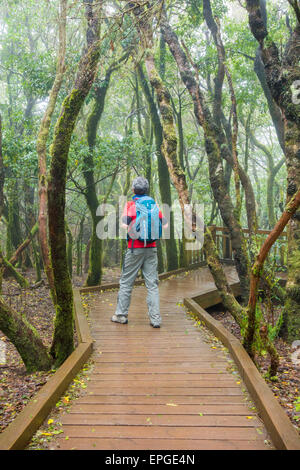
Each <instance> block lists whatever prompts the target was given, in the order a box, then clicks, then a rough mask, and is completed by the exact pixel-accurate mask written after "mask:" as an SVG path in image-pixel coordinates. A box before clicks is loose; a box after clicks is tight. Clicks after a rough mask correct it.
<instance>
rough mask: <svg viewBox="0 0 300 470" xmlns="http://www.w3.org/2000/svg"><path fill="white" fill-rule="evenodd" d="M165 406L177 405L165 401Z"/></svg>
mask: <svg viewBox="0 0 300 470" xmlns="http://www.w3.org/2000/svg"><path fill="white" fill-rule="evenodd" d="M166 405H167V406H178V405H175V403H166Z"/></svg>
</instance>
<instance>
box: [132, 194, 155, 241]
mask: <svg viewBox="0 0 300 470" xmlns="http://www.w3.org/2000/svg"><path fill="white" fill-rule="evenodd" d="M135 208H136V219H135V221H134V224H133V225H132V226H131V227H130V230H129V232H128V234H129V236H130V238H132V239H138V240H140V241H142V242H144V246H146V245H147V243H152V242H154V241H155V240H158V239H159V238H161V236H162V223H161V219H160V218H159V209H158V207H157V204H156V202H155V201H154V199H152V198H151V197H149V196H143V197H140V198H139V199H137V200H136V201H135ZM132 246H133V242H132Z"/></svg>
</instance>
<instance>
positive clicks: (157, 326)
mask: <svg viewBox="0 0 300 470" xmlns="http://www.w3.org/2000/svg"><path fill="white" fill-rule="evenodd" d="M150 325H151V326H152V328H160V325H159V324H157V325H155V324H154V323H150Z"/></svg>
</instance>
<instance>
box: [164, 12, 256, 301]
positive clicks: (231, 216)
mask: <svg viewBox="0 0 300 470" xmlns="http://www.w3.org/2000/svg"><path fill="white" fill-rule="evenodd" d="M161 29H162V32H163V35H164V37H165V40H166V42H167V44H168V46H169V48H170V51H171V53H172V55H173V57H174V59H175V61H176V63H177V65H178V69H179V72H180V75H181V78H182V81H183V83H184V84H185V86H186V87H187V89H188V91H189V93H190V95H191V98H192V100H193V103H194V113H195V117H196V119H197V122H198V124H199V125H200V126H201V127H202V128H203V131H204V139H205V148H206V154H207V157H208V164H209V176H210V184H211V188H212V191H213V194H214V198H215V199H216V201H217V202H218V206H219V209H220V213H221V216H222V219H223V222H224V224H225V226H226V227H228V229H229V232H230V236H231V242H232V248H233V253H234V259H235V264H236V268H237V272H238V275H239V279H240V282H241V288H242V294H243V297H244V298H245V299H246V298H247V296H248V292H249V269H250V266H249V259H248V253H247V247H246V241H245V238H244V236H243V232H242V229H241V226H240V224H239V221H238V219H237V217H236V215H235V211H234V206H233V203H232V200H231V198H230V195H229V193H228V188H227V185H226V181H225V177H224V168H223V159H225V160H229V161H230V162H231V163H232V166H233V165H234V161H233V157H232V155H231V152H230V149H229V148H228V145H227V142H226V137H225V135H224V131H223V129H222V128H221V127H220V126H219V125H218V119H219V116H218V113H216V110H218V109H219V108H218V106H217V103H218V101H219V99H220V98H219V96H220V93H221V89H222V82H223V79H224V76H225V71H224V69H223V63H222V60H220V63H219V70H218V76H217V80H216V90H215V103H214V113H213V114H212V113H211V111H210V109H209V107H208V105H207V103H206V100H205V98H204V95H203V93H202V91H201V89H200V86H199V84H198V83H197V80H196V78H195V75H194V73H193V71H192V70H191V67H190V64H189V62H188V58H187V55H186V53H185V52H184V50H183V49H182V47H181V45H180V44H179V41H178V38H177V36H176V34H175V33H174V31H173V30H172V28H171V27H170V25H169V24H168V21H167V19H166V16H165V15H164V14H163V15H162V22H161Z"/></svg>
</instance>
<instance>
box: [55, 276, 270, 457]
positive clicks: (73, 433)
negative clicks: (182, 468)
mask: <svg viewBox="0 0 300 470" xmlns="http://www.w3.org/2000/svg"><path fill="white" fill-rule="evenodd" d="M226 274H227V276H228V279H229V281H230V282H236V281H237V278H236V274H235V272H234V270H233V268H232V267H226ZM213 288H214V282H213V280H212V278H211V276H210V274H209V271H208V269H207V268H201V269H199V270H198V271H195V272H191V273H190V274H187V275H186V274H183V275H180V276H177V277H174V278H171V279H168V280H165V281H162V282H160V287H159V290H160V305H161V314H162V327H161V328H160V329H153V328H152V327H151V326H150V324H149V319H148V315H147V306H146V288H145V287H136V288H135V289H134V291H133V294H132V302H131V308H130V311H129V322H128V324H126V325H122V324H116V323H112V322H111V320H110V319H111V316H112V314H113V313H114V309H115V305H116V297H117V291H113V292H104V293H102V294H99V293H98V294H93V301H92V302H91V304H92V307H91V311H90V320H91V332H92V336H93V338H94V339H95V344H94V349H95V351H94V353H93V361H94V365H93V369H92V372H91V375H90V381H89V382H88V385H87V388H86V390H85V393H84V395H83V396H81V397H80V398H78V399H77V400H75V401H74V404H73V405H72V406H71V408H70V412H69V413H65V414H64V415H62V416H61V418H60V421H61V422H62V429H63V434H61V435H59V438H58V443H59V446H60V448H61V449H98V450H99V449H107V450H112V449H115V450H117V449H119V450H124V449H126V450H135V449H143V450H155V449H157V450H159V449H160V450H161V449H165V450H169V449H170V450H172V449H177V450H189V449H191V450H192V449H199V450H200V449H228V450H229V449H252V450H258V449H270V448H272V446H271V445H270V443H269V437H268V436H267V432H266V430H265V428H264V426H263V424H262V422H261V420H260V419H259V417H258V416H257V413H256V412H255V410H253V404H252V403H251V401H249V396H248V394H247V392H246V391H245V387H244V385H243V383H242V381H241V379H240V378H239V376H238V375H237V373H236V371H233V370H232V365H233V362H232V358H231V357H230V355H229V354H228V352H227V351H226V350H225V348H223V347H222V345H221V344H220V343H219V342H217V341H215V338H214V337H213V335H211V333H208V332H207V330H205V329H204V328H203V327H202V328H199V326H197V325H196V323H195V320H194V319H193V318H191V316H190V315H189V314H187V312H186V310H185V308H184V307H183V305H182V301H183V298H184V297H193V296H195V295H197V294H199V293H200V292H206V291H207V290H209V289H213Z"/></svg>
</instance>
